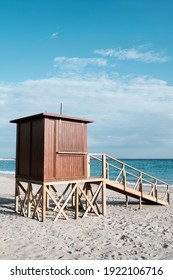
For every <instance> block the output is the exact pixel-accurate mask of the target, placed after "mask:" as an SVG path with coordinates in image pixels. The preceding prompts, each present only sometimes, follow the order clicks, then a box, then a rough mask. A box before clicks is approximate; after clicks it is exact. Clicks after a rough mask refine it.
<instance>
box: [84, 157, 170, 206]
mask: <svg viewBox="0 0 173 280" xmlns="http://www.w3.org/2000/svg"><path fill="white" fill-rule="evenodd" d="M88 175H89V177H102V178H105V179H110V180H113V181H114V182H117V183H120V184H122V185H123V186H124V187H126V186H127V187H130V188H132V189H134V190H138V191H140V192H142V193H144V194H147V195H149V196H152V197H155V198H156V199H160V200H162V201H166V202H168V203H170V193H169V186H170V185H169V184H168V183H166V182H164V181H162V180H160V179H158V178H156V177H154V176H151V175H149V174H147V173H145V172H142V171H141V170H138V169H136V168H134V167H132V166H130V165H128V164H126V163H124V162H122V161H120V160H118V159H116V158H114V157H111V156H108V155H106V154H88Z"/></svg>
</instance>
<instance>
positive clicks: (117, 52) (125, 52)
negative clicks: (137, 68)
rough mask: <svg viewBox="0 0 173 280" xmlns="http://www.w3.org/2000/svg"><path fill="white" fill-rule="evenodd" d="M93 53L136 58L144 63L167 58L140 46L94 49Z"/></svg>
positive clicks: (161, 60) (128, 58)
mask: <svg viewBox="0 0 173 280" xmlns="http://www.w3.org/2000/svg"><path fill="white" fill-rule="evenodd" d="M95 53H97V54H100V55H103V56H108V57H114V58H118V59H120V60H136V61H141V62H146V63H152V62H160V63H163V62H167V61H168V60H169V58H168V56H165V55H163V54H160V53H157V52H154V51H152V50H149V51H145V50H144V49H143V48H142V47H138V48H130V49H121V48H115V49H99V50H96V51H95Z"/></svg>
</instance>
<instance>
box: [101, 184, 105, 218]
mask: <svg viewBox="0 0 173 280" xmlns="http://www.w3.org/2000/svg"><path fill="white" fill-rule="evenodd" d="M102 215H103V216H106V183H105V180H104V181H103V184H102Z"/></svg>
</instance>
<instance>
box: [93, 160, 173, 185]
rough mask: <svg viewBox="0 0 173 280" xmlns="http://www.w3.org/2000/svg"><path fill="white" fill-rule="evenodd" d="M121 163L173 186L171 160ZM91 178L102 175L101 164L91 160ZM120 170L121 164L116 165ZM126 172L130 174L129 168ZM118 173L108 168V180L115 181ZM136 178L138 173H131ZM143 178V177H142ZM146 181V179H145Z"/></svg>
mask: <svg viewBox="0 0 173 280" xmlns="http://www.w3.org/2000/svg"><path fill="white" fill-rule="evenodd" d="M120 160H121V161H122V162H124V163H126V164H128V165H130V166H132V167H134V168H136V169H139V170H140V171H142V172H145V173H147V174H149V175H151V176H153V177H156V178H158V179H160V180H162V181H164V182H166V183H168V184H171V185H173V159H120ZM109 163H110V164H111V163H112V164H114V162H113V161H112V162H111V161H109ZM90 166H91V176H95V177H100V176H101V173H102V167H101V163H99V162H98V161H95V160H91V163H90ZM117 166H118V167H119V168H120V169H121V168H122V164H119V165H117ZM126 171H129V172H132V170H131V169H130V168H126ZM118 174H119V171H118V170H117V171H116V170H115V168H111V167H110V168H109V178H110V179H115V178H116V176H118ZM133 174H135V175H136V176H138V175H139V172H135V171H134V172H133ZM143 178H145V176H143ZM146 179H147V177H146ZM133 180H135V179H134V178H133V177H132V176H129V177H128V175H127V181H129V182H130V181H133Z"/></svg>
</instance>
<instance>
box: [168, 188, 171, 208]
mask: <svg viewBox="0 0 173 280" xmlns="http://www.w3.org/2000/svg"><path fill="white" fill-rule="evenodd" d="M167 202H168V203H169V204H170V202H171V200H170V193H169V186H168V185H167Z"/></svg>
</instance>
